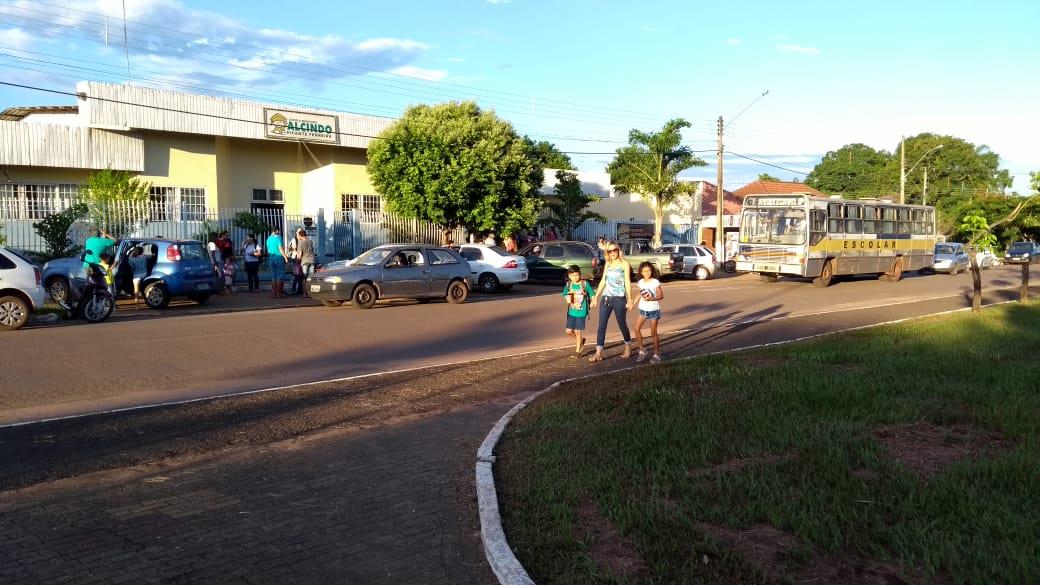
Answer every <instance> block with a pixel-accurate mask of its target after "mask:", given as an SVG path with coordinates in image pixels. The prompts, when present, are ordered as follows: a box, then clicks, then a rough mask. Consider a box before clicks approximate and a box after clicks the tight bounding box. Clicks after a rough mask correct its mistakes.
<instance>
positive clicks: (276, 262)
mask: <svg viewBox="0 0 1040 585" xmlns="http://www.w3.org/2000/svg"><path fill="white" fill-rule="evenodd" d="M265 247H266V248H267V256H268V258H269V260H268V265H269V266H270V267H271V298H272V299H280V298H282V297H283V296H285V295H283V294H282V287H283V286H284V285H285V283H284V282H283V281H282V277H283V276H285V262H286V260H288V258H287V257H286V255H285V245H284V244H283V243H282V230H280V229H278V228H274V229H273V230H271V235H269V236H267V242H266V246H265Z"/></svg>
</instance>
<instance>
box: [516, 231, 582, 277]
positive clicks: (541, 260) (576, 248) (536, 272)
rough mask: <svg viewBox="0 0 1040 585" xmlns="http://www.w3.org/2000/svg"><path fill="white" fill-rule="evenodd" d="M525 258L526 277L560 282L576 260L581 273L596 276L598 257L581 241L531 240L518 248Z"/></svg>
mask: <svg viewBox="0 0 1040 585" xmlns="http://www.w3.org/2000/svg"><path fill="white" fill-rule="evenodd" d="M520 256H523V257H524V259H525V260H526V262H527V271H528V272H529V273H530V276H528V279H529V280H544V281H550V282H560V283H562V282H564V281H566V280H567V268H568V267H569V266H571V265H572V264H576V265H577V266H578V267H579V268H581V277H582V278H584V279H587V280H595V279H596V278H598V277H599V271H600V266H599V257H598V255H597V254H596V249H595V248H594V247H592V246H591V245H589V244H586V243H585V242H559V241H554V242H534V243H533V244H528V245H527V246H524V247H523V248H522V249H521V250H520Z"/></svg>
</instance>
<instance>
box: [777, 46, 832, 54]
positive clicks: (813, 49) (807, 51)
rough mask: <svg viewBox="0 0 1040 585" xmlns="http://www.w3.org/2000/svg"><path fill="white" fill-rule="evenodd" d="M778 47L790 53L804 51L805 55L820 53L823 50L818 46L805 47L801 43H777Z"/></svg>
mask: <svg viewBox="0 0 1040 585" xmlns="http://www.w3.org/2000/svg"><path fill="white" fill-rule="evenodd" d="M776 48H777V49H780V50H781V51H786V52H788V53H802V54H803V55H819V54H820V52H821V51H820V50H819V49H817V48H816V47H803V46H801V45H777V46H776Z"/></svg>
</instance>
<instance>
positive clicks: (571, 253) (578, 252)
mask: <svg viewBox="0 0 1040 585" xmlns="http://www.w3.org/2000/svg"><path fill="white" fill-rule="evenodd" d="M564 248H565V249H566V250H567V256H568V257H569V258H592V257H593V255H594V254H593V253H592V250H590V249H589V248H586V247H585V246H579V245H577V244H567V245H565V246H564Z"/></svg>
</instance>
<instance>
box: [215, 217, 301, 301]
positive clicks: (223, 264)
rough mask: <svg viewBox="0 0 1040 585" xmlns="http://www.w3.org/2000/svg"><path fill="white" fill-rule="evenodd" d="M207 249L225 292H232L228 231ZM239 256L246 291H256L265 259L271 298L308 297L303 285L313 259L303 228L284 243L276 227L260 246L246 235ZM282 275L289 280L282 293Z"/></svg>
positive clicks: (232, 263)
mask: <svg viewBox="0 0 1040 585" xmlns="http://www.w3.org/2000/svg"><path fill="white" fill-rule="evenodd" d="M208 248H209V253H210V258H211V259H212V260H213V264H214V266H217V268H218V269H219V270H220V271H221V274H222V275H223V277H224V290H225V292H228V293H230V292H232V287H233V285H234V284H235V273H236V272H237V271H238V264H237V258H236V257H235V254H234V252H233V250H234V246H233V245H232V243H231V239H230V237H229V235H228V232H221V233H220V234H217V235H216V236H214V237H213V238H212V239H211V241H210V242H209V244H208ZM240 253H241V255H242V256H241V257H242V268H243V269H244V270H245V273H246V282H247V288H248V291H249V292H251V293H252V292H259V291H260V263H261V262H262V261H263V259H264V257H265V256H266V257H267V258H268V266H269V268H270V269H271V298H273V299H280V298H283V297H285V296H286V295H296V294H300V295H303V296H304V297H305V298H306V297H310V295H309V294H308V293H307V288H306V286H304V283H305V282H306V280H307V277H308V276H310V275H311V274H314V268H315V264H316V258H317V257H316V254H315V248H314V241H313V240H311V239H310V237H308V236H307V231H306V230H305V229H303V228H299V229H298V230H296V232H295V233H294V237H293V239H292V240H290V241H289V242H288V244H286V243H285V241H284V240H283V239H282V231H281V230H280V229H278V228H275V229H273V230H271V234H270V235H269V236H267V239H266V240H264V243H262V244H261V243H260V242H259V241H257V238H256V235H255V234H248V235H247V236H246V239H245V241H244V242H243V243H242V247H241V249H240ZM286 274H290V275H292V277H293V279H292V283H291V284H290V286H289V291H288V292H286V291H285V280H284V278H285V275H286Z"/></svg>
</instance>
